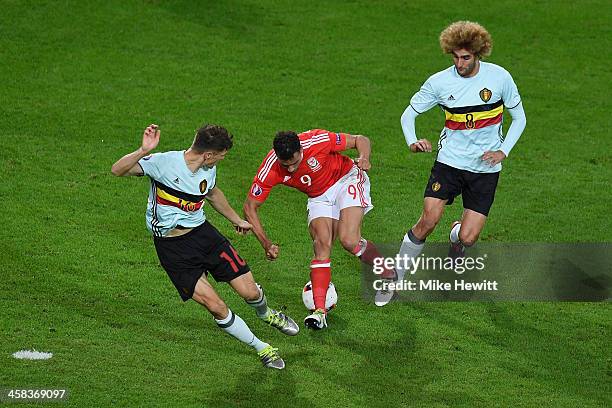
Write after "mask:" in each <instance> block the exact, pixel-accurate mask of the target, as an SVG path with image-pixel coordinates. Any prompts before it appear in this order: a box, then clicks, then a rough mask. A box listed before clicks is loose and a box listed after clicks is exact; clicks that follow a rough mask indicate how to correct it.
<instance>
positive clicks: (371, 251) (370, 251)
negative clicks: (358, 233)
mask: <svg viewBox="0 0 612 408" xmlns="http://www.w3.org/2000/svg"><path fill="white" fill-rule="evenodd" d="M353 255H355V256H357V257H359V259H361V262H363V263H365V264H366V265H373V264H374V259H376V258H383V256H382V254H381V253H380V252H378V248H376V245H374V244H373V243H372V242H370V241H367V240H366V239H364V238H361V239H360V240H359V243H358V244H357V246H356V247H355V248H354V249H353ZM384 269H385V270H384V272H383V273H382V275H381V277H382V278H383V279H395V276H396V274H395V270H394V269H387V268H384Z"/></svg>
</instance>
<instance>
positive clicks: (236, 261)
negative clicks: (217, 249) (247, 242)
mask: <svg viewBox="0 0 612 408" xmlns="http://www.w3.org/2000/svg"><path fill="white" fill-rule="evenodd" d="M229 249H230V251H231V253H232V256H230V255H228V253H227V252H225V251H223V252H221V253H220V254H219V257H220V258H221V259H225V260H226V261H227V262H229V264H230V266H231V267H232V270H233V271H234V272H235V273H238V265H240V266H244V265H246V262H245V261H244V260H243V259H242V258H241V257H240V256H239V255H238V252H236V250H235V249H234V247H233V246H231V245H230V246H229ZM236 264H238V265H236Z"/></svg>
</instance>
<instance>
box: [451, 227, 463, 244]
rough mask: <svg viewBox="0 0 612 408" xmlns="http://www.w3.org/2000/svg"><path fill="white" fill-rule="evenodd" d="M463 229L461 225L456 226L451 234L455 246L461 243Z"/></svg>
mask: <svg viewBox="0 0 612 408" xmlns="http://www.w3.org/2000/svg"><path fill="white" fill-rule="evenodd" d="M460 229H461V224H455V226H454V227H453V229H452V230H451V232H450V240H451V242H452V243H453V244H456V243H457V242H459V230H460Z"/></svg>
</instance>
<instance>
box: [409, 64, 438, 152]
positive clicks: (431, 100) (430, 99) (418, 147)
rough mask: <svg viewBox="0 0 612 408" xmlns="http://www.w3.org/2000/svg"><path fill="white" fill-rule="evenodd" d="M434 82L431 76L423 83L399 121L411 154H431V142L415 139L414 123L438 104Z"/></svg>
mask: <svg viewBox="0 0 612 408" xmlns="http://www.w3.org/2000/svg"><path fill="white" fill-rule="evenodd" d="M434 82H435V79H434V77H433V75H432V76H431V77H429V78H428V79H427V81H425V83H424V84H423V85H422V86H421V89H419V91H418V92H417V93H415V94H414V95H413V96H412V98H410V104H409V105H408V107H407V108H406V109H405V110H404V113H402V117H401V119H400V122H401V124H402V131H403V132H404V138H405V139H406V144H407V145H408V147H409V148H410V151H411V152H412V153H420V152H431V142H430V141H429V140H427V139H418V138H417V134H416V129H415V126H414V123H415V121H416V117H417V116H419V115H420V114H421V113H424V112H427V111H428V110H430V109H431V108H433V107H434V106H436V105H437V104H438V91H436V87H435V86H434Z"/></svg>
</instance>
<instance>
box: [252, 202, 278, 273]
mask: <svg viewBox="0 0 612 408" xmlns="http://www.w3.org/2000/svg"><path fill="white" fill-rule="evenodd" d="M262 204H263V203H261V202H259V201H257V200H254V199H252V198H250V197H247V199H246V201H245V202H244V207H243V210H244V217H245V218H246V220H247V221H248V222H249V223H250V224H251V225H252V226H253V234H255V236H256V237H257V240H258V241H259V243H260V244H261V246H262V247H263V249H264V251H265V252H266V258H268V259H269V260H271V261H272V260H274V259H276V258H278V252H279V247H278V245H276V244H274V243H273V242H272V241H270V239H269V238H268V236H267V235H266V231H265V230H264V228H263V225H262V224H261V221H260V220H259V215H258V214H257V211H258V210H259V207H261V205H262Z"/></svg>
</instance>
